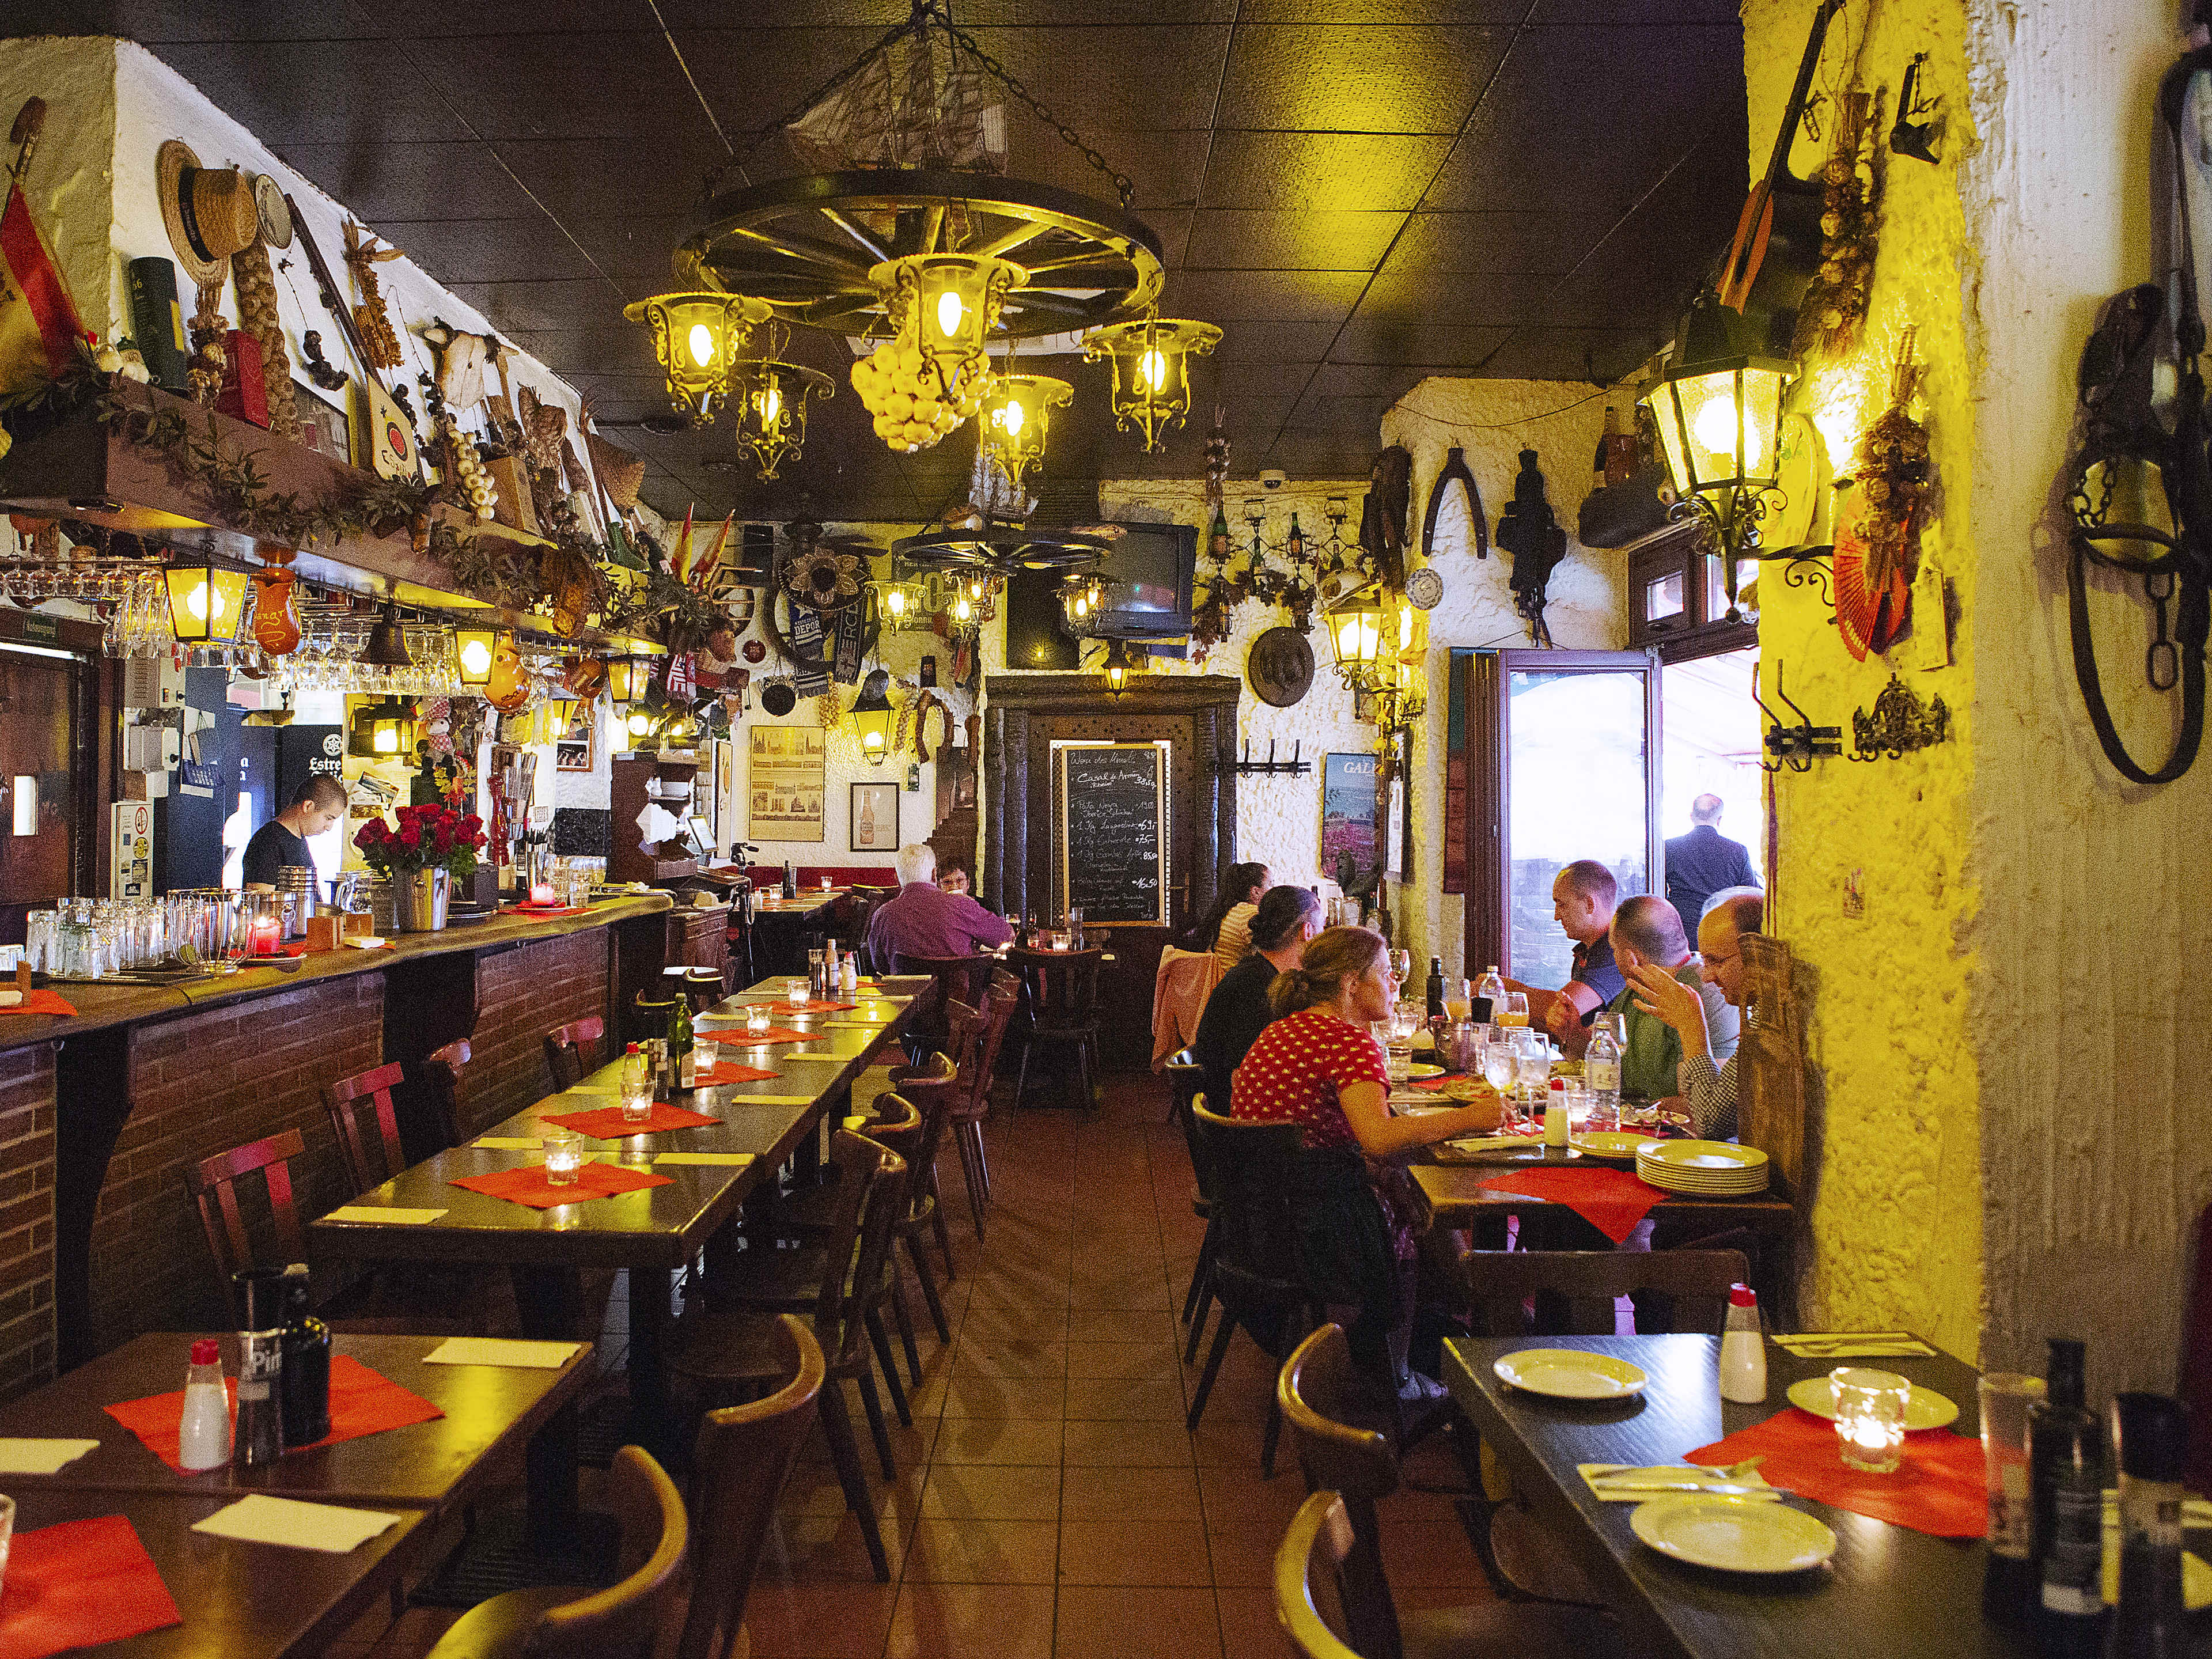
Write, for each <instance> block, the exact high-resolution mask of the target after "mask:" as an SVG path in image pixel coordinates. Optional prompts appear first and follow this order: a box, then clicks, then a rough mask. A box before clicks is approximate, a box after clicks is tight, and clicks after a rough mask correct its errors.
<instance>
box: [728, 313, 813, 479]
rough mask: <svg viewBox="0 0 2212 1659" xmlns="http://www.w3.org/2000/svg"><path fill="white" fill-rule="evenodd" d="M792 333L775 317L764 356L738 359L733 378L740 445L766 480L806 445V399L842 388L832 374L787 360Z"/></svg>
mask: <svg viewBox="0 0 2212 1659" xmlns="http://www.w3.org/2000/svg"><path fill="white" fill-rule="evenodd" d="M790 338H791V331H790V330H789V329H788V328H786V327H785V326H784V325H783V323H782V321H781V319H778V318H774V317H771V318H769V320H768V326H767V329H766V331H764V334H763V345H762V349H761V355H760V356H757V357H749V358H744V359H742V360H740V361H739V362H738V365H737V367H736V368H735V369H734V370H732V374H731V377H730V394H731V396H732V398H733V399H734V400H735V404H736V408H737V411H738V448H739V449H741V450H749V451H750V452H751V454H752V458H753V464H754V465H755V466H756V467H757V468H758V470H759V474H760V477H762V478H763V479H768V478H773V477H775V470H776V468H777V467H778V466H780V465H782V463H783V458H784V457H785V456H786V455H791V456H793V457H796V456H797V455H798V454H799V452H800V451H801V450H802V449H803V448H804V447H805V443H806V400H807V399H808V398H814V397H822V398H832V397H835V396H836V392H837V388H836V386H835V385H834V384H833V383H832V382H831V380H830V379H829V376H828V375H827V374H823V373H822V372H821V371H820V370H819V369H812V368H807V367H806V366H805V364H803V363H793V362H785V361H783V354H784V350H785V348H786V346H787V344H788V343H789V341H790Z"/></svg>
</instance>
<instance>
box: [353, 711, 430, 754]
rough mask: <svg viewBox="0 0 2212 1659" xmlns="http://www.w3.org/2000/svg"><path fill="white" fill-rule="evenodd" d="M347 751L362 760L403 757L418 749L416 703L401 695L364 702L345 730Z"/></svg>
mask: <svg viewBox="0 0 2212 1659" xmlns="http://www.w3.org/2000/svg"><path fill="white" fill-rule="evenodd" d="M346 752H347V753H349V754H350V755H353V756H356V757H358V758H360V759H362V760H401V759H404V758H405V757H408V756H410V755H412V754H413V753H414V752H415V706H414V705H413V704H412V703H410V702H402V701H401V700H400V699H399V698H398V697H381V698H379V699H378V700H377V701H375V702H367V701H362V702H360V703H359V704H358V705H357V706H356V708H355V709H354V713H353V719H352V720H351V722H350V723H349V726H348V728H347V732H346Z"/></svg>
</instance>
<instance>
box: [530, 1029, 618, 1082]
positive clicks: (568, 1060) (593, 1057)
mask: <svg viewBox="0 0 2212 1659" xmlns="http://www.w3.org/2000/svg"><path fill="white" fill-rule="evenodd" d="M606 1035H607V1023H606V1021H605V1020H604V1019H601V1018H599V1016H598V1015H597V1014H588V1015H586V1016H585V1018H582V1019H572V1020H570V1021H569V1022H568V1024H566V1025H556V1026H555V1027H554V1028H553V1029H552V1030H550V1031H548V1032H547V1033H546V1034H545V1065H546V1067H547V1069H548V1070H550V1072H551V1073H553V1092H554V1093H556V1094H558V1093H560V1092H561V1091H562V1090H563V1089H573V1088H574V1087H575V1086H576V1085H578V1084H579V1083H581V1082H582V1081H583V1080H584V1077H585V1074H586V1073H588V1072H591V1071H593V1070H595V1069H597V1067H598V1066H599V1060H600V1059H601V1053H600V1048H599V1045H600V1044H601V1043H602V1042H605V1041H606Z"/></svg>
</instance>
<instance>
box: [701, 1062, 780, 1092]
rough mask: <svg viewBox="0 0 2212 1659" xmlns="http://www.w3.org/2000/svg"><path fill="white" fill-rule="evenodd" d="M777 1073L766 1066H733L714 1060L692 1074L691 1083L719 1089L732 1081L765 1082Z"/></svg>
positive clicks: (704, 1087)
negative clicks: (702, 1069) (713, 1062)
mask: <svg viewBox="0 0 2212 1659" xmlns="http://www.w3.org/2000/svg"><path fill="white" fill-rule="evenodd" d="M776 1075H777V1073H775V1070H774V1069H773V1068H771V1067H769V1066H735V1065H728V1064H725V1063H722V1062H720V1061H718V1062H716V1063H715V1064H714V1065H713V1066H708V1068H707V1069H706V1070H705V1071H703V1072H699V1073H694V1074H693V1076H692V1079H691V1082H692V1085H693V1086H694V1087H695V1088H700V1089H720V1088H723V1087H725V1086H726V1085H729V1084H732V1083H767V1082H769V1081H772V1080H773V1079H775V1077H776Z"/></svg>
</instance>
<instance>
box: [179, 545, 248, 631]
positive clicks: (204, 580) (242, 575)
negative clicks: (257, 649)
mask: <svg viewBox="0 0 2212 1659" xmlns="http://www.w3.org/2000/svg"><path fill="white" fill-rule="evenodd" d="M162 574H163V575H164V577H165V578H166V580H167V583H168V587H169V631H170V632H171V633H173V634H174V635H176V636H177V643H178V644H179V645H223V644H227V643H228V642H229V641H232V640H234V639H235V638H237V637H238V623H239V618H240V617H241V616H243V615H244V614H245V611H246V582H247V580H248V577H247V575H246V572H244V571H243V570H224V569H221V568H218V567H216V566H215V565H211V564H173V565H171V566H170V567H169V568H168V569H167V570H166V571H165V572H163V573H162Z"/></svg>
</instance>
